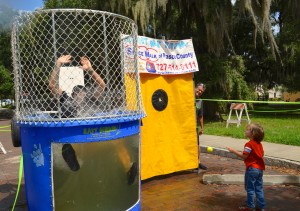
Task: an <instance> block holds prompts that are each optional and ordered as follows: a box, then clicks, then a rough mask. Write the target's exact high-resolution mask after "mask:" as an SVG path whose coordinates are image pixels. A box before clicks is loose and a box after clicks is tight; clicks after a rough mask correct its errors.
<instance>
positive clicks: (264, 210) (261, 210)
mask: <svg viewBox="0 0 300 211" xmlns="http://www.w3.org/2000/svg"><path fill="white" fill-rule="evenodd" d="M255 211H266V209H260V208H256V209H255Z"/></svg>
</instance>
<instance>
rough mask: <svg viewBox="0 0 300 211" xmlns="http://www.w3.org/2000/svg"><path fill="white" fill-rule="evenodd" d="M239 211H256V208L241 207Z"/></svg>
mask: <svg viewBox="0 0 300 211" xmlns="http://www.w3.org/2000/svg"><path fill="white" fill-rule="evenodd" d="M239 211H256V210H255V209H254V208H250V207H245V206H242V207H239Z"/></svg>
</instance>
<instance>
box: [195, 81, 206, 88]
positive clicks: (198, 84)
mask: <svg viewBox="0 0 300 211" xmlns="http://www.w3.org/2000/svg"><path fill="white" fill-rule="evenodd" d="M198 86H202V87H203V89H204V90H205V88H206V87H205V85H204V83H201V82H200V83H197V85H196V87H198Z"/></svg>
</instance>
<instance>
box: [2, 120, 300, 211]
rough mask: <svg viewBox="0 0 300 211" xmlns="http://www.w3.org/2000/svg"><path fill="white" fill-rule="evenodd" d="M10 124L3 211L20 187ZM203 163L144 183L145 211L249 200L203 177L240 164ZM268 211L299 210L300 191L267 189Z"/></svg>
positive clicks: (275, 171) (282, 171)
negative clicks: (198, 168)
mask: <svg viewBox="0 0 300 211" xmlns="http://www.w3.org/2000/svg"><path fill="white" fill-rule="evenodd" d="M9 124H10V121H9V120H3V119H2V120H1V119H0V142H1V143H2V144H3V145H4V147H5V149H6V151H7V154H3V153H2V152H0V210H1V211H6V210H11V206H12V205H13V202H14V199H15V195H16V190H17V185H18V174H19V173H18V171H19V161H20V154H21V148H15V147H13V146H12V143H11V138H10V132H9V131H5V130H8V129H7V128H2V127H3V126H6V125H9ZM1 126H2V127H1ZM201 161H202V163H203V164H205V165H206V166H207V167H208V170H207V171H200V173H199V174H198V173H197V171H193V170H189V171H183V172H177V173H173V174H170V175H163V176H158V177H154V178H151V179H147V180H144V181H142V193H141V204H142V210H158V211H160V210H176V211H177V210H178V211H180V210H183V211H184V210H199V211H213V210H214V211H222V210H224V211H227V210H228V211H229V210H238V209H237V208H238V207H239V206H240V205H242V204H243V203H244V201H245V199H246V192H245V190H244V186H243V185H216V184H211V185H205V184H203V183H202V181H201V180H202V176H203V175H204V174H243V173H244V164H243V162H242V161H241V160H237V159H232V158H228V157H221V156H218V155H214V154H208V153H201ZM265 175H300V171H299V170H295V169H289V168H283V167H271V166H267V169H266V171H265ZM264 189H265V198H266V202H267V209H266V210H268V211H280V210H282V211H293V210H300V187H299V186H292V185H272V186H265V187H264ZM15 210H16V211H19V210H20V211H25V210H28V209H27V206H26V195H25V188H24V180H22V185H21V189H20V193H19V198H18V200H17V206H16V208H15Z"/></svg>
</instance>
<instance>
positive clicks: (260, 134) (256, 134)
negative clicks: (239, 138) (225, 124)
mask: <svg viewBox="0 0 300 211" xmlns="http://www.w3.org/2000/svg"><path fill="white" fill-rule="evenodd" d="M247 128H248V129H250V130H251V134H252V138H253V140H255V141H257V142H261V141H262V140H263V139H264V136H265V132H264V129H263V127H262V126H260V125H259V124H255V123H251V124H249V125H248V126H247Z"/></svg>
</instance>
